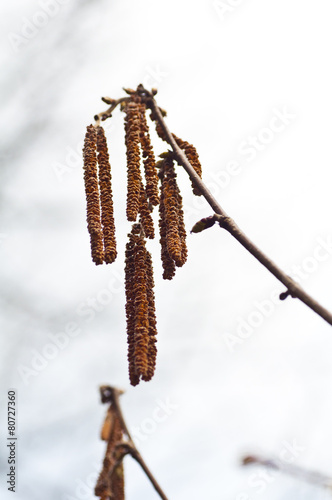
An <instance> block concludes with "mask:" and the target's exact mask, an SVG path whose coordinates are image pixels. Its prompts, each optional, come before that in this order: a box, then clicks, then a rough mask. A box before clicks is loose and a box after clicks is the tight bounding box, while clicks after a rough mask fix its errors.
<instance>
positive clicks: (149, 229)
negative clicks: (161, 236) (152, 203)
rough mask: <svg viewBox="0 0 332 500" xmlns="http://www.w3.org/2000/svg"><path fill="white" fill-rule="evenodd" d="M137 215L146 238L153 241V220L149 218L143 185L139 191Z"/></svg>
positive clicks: (148, 208)
mask: <svg viewBox="0 0 332 500" xmlns="http://www.w3.org/2000/svg"><path fill="white" fill-rule="evenodd" d="M139 214H140V222H141V224H142V226H143V229H144V233H145V236H146V237H147V238H150V239H153V238H154V226H153V219H152V216H151V210H150V207H149V204H148V199H147V197H146V192H145V188H144V186H143V183H141V189H140V198H139Z"/></svg>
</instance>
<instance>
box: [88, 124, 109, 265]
mask: <svg viewBox="0 0 332 500" xmlns="http://www.w3.org/2000/svg"><path fill="white" fill-rule="evenodd" d="M96 145H97V133H96V128H95V127H94V126H93V125H89V126H88V127H87V131H86V135H85V139H84V148H83V160H84V165H83V168H84V184H85V194H86V203H87V222H88V231H89V234H90V244H91V256H92V260H93V262H94V263H95V264H96V265H99V264H102V263H103V261H104V249H103V234H102V227H101V219H100V205H99V189H98V176H97V155H96Z"/></svg>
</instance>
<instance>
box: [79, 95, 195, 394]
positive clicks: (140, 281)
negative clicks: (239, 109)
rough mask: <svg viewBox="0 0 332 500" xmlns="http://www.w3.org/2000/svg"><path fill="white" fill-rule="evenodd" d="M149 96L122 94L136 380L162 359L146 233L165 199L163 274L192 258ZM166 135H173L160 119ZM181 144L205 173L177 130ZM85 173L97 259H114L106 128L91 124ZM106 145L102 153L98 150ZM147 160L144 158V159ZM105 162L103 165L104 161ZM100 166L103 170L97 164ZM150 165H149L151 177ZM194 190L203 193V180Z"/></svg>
mask: <svg viewBox="0 0 332 500" xmlns="http://www.w3.org/2000/svg"><path fill="white" fill-rule="evenodd" d="M147 106H148V105H147V102H146V101H145V100H144V98H143V97H141V96H140V95H139V93H138V92H132V93H131V95H130V97H128V98H126V99H123V100H122V109H123V111H124V113H125V144H126V155H127V205H126V214H127V219H128V221H130V222H133V223H134V224H133V227H132V231H131V233H130V234H129V235H128V236H129V240H128V243H127V247H126V259H125V286H126V317H127V336H128V361H129V376H130V382H131V384H132V385H137V384H138V383H139V382H140V380H141V379H142V380H145V381H148V380H150V379H151V378H152V376H153V373H154V370H155V363H156V353H157V349H156V334H157V329H156V315H155V304H154V292H153V287H154V280H153V269H152V259H151V255H150V253H149V252H148V251H147V249H146V238H150V239H153V238H154V237H155V231H154V225H153V219H152V216H151V213H152V211H153V209H154V207H155V206H157V205H159V231H160V244H161V260H162V265H163V278H164V279H168V280H171V279H172V278H173V276H174V274H175V270H176V267H181V266H183V264H184V263H185V262H186V260H187V245H186V230H185V225H184V220H183V209H182V197H181V194H180V191H179V187H178V184H177V180H176V172H175V169H174V159H173V153H172V152H170V151H168V152H167V153H163V154H162V155H160V156H161V158H162V159H161V160H160V161H158V162H156V160H155V155H154V152H153V148H152V145H151V140H150V135H149V127H148V124H147V120H146V111H147ZM150 117H151V119H152V121H155V123H156V131H157V133H158V135H159V136H160V137H161V138H162V139H163V140H165V141H166V142H167V140H166V136H165V133H164V131H163V129H162V127H161V125H160V123H159V122H158V121H157V120H156V118H155V117H154V116H153V113H151V115H150ZM173 137H174V139H175V141H176V143H177V144H178V146H179V147H180V148H181V149H182V150H183V151H184V152H185V154H186V156H187V158H188V160H189V162H190V163H191V165H192V167H193V168H194V169H195V171H196V173H197V174H198V175H199V176H200V177H201V175H202V169H201V165H200V162H199V159H198V155H197V152H196V149H195V148H194V146H192V145H191V144H189V143H188V142H186V141H183V140H182V139H179V138H178V137H176V136H175V135H174V134H173ZM83 153H84V180H85V190H86V198H87V221H88V230H89V233H90V241H91V253H92V260H93V261H94V262H95V263H96V264H102V263H103V262H106V263H111V262H113V261H114V260H115V257H116V242H115V228H114V217H113V202H112V188H111V172H110V163H109V157H108V152H107V145H106V140H105V135H104V131H103V128H102V127H101V126H99V125H98V126H93V125H90V126H89V127H88V128H87V133H86V136H85V143H84V149H83ZM97 153H98V155H97ZM141 163H142V164H143V165H141ZM97 165H98V167H99V170H98V169H97ZM97 170H98V171H97ZM142 172H144V179H143V175H142ZM193 192H194V194H196V195H199V194H200V192H199V190H198V189H197V187H195V186H193Z"/></svg>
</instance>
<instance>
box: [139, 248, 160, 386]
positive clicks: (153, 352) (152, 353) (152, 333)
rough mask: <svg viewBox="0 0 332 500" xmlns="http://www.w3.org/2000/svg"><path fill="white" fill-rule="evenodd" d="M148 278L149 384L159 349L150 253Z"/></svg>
mask: <svg viewBox="0 0 332 500" xmlns="http://www.w3.org/2000/svg"><path fill="white" fill-rule="evenodd" d="M145 263H146V276H147V299H148V320H149V344H148V369H147V373H146V375H144V376H143V377H142V379H143V380H145V381H146V382H148V381H149V380H151V378H152V377H153V375H154V371H155V367H156V357H157V347H156V342H157V339H156V335H157V319H156V308H155V299H154V291H153V289H154V279H153V266H152V258H151V254H150V253H149V252H146V260H145Z"/></svg>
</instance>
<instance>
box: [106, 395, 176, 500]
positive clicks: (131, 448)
mask: <svg viewBox="0 0 332 500" xmlns="http://www.w3.org/2000/svg"><path fill="white" fill-rule="evenodd" d="M100 393H101V400H102V402H103V403H107V402H108V403H112V404H113V407H114V410H115V411H116V413H117V416H118V418H119V421H120V424H121V427H122V429H123V432H124V433H125V434H126V435H127V437H128V443H121V444H120V445H121V447H123V448H124V449H125V448H126V450H127V451H126V453H128V454H130V455H131V456H132V457H133V458H134V459H135V460H136V461H137V462H138V463H139V465H140V466H141V467H142V469H143V471H144V472H145V474H146V475H147V477H148V478H149V479H150V482H151V484H152V486H153V487H154V489H155V490H156V492H157V493H158V495H159V496H160V498H162V500H168V499H167V497H166V495H165V493H164V492H163V490H162V489H161V487H160V486H159V484H158V482H157V480H156V479H155V477H154V476H153V474H152V472H151V471H150V469H149V467H148V466H147V465H146V463H145V461H144V460H143V457H142V455H141V454H140V452H139V451H138V449H137V448H136V446H135V443H134V441H133V439H132V437H131V435H130V432H129V430H128V427H127V424H126V421H125V419H124V416H123V413H122V409H121V406H120V395H121V394H123V391H121V390H120V389H117V388H115V387H111V386H107V385H104V386H101V387H100ZM122 458H123V457H122ZM121 460H122V459H121Z"/></svg>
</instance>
